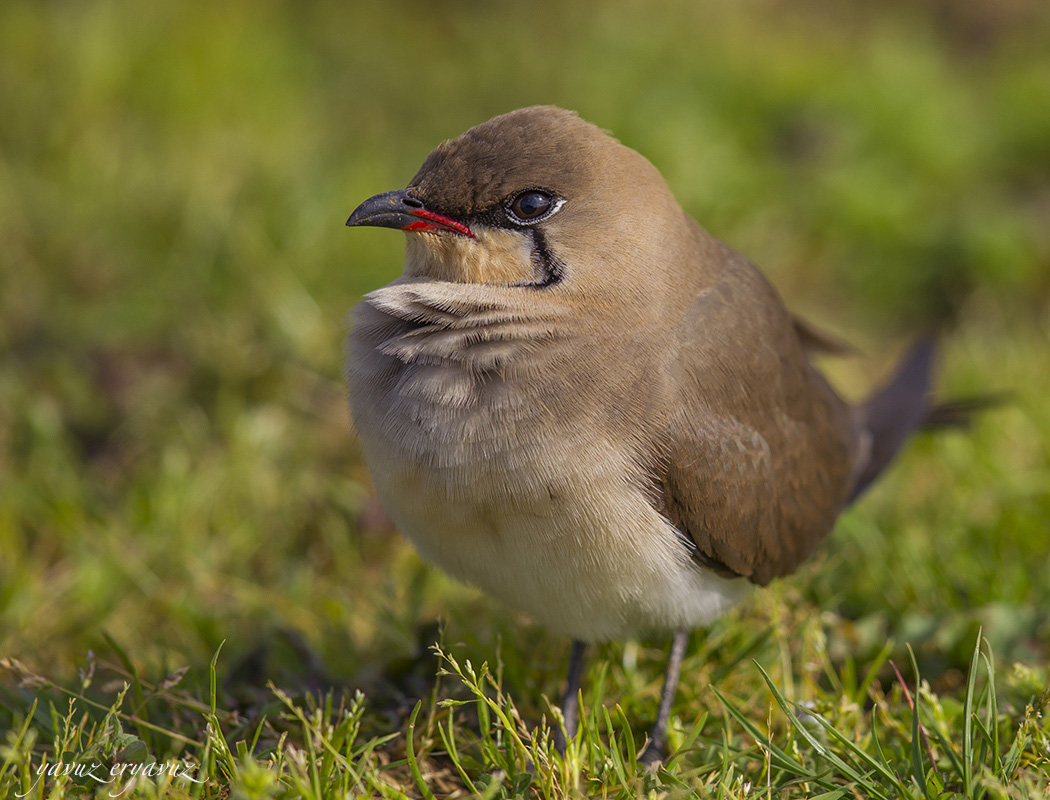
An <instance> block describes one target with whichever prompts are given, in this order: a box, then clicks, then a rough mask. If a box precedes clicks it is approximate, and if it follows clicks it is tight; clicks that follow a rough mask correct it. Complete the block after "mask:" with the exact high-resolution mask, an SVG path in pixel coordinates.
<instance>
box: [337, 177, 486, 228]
mask: <svg viewBox="0 0 1050 800" xmlns="http://www.w3.org/2000/svg"><path fill="white" fill-rule="evenodd" d="M346 224H347V226H349V227H351V228H354V227H357V226H358V225H371V226H373V227H376V228H397V229H398V230H402V231H422V232H427V231H451V232H452V233H458V234H459V235H460V236H467V237H469V238H471V239H473V238H474V234H473V233H472V232H471V230H470V228H468V227H467V226H466V225H464V224H463V223H462V222H457V221H456V220H454V219H452V218H451V217H446V216H445V215H444V214H438V213H437V212H436V211H431V210H430V209H428V208H427V207H426V206H424V205H423V203H422V202H421V201H419V200H417V199H416V198H414V197H410V196H409V194H408V190H407V189H400V190H398V191H396V192H383V193H382V194H377V195H376V196H375V197H369V198H368V199H367V200H365V202H363V203H362V204H361V205H359V206H358V207H357V208H356V209H354V213H353V214H351V215H350V219H348V220H347V221H346Z"/></svg>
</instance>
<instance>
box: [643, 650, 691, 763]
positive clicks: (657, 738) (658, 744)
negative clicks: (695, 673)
mask: <svg viewBox="0 0 1050 800" xmlns="http://www.w3.org/2000/svg"><path fill="white" fill-rule="evenodd" d="M688 642H689V631H677V632H676V633H675V635H674V638H673V639H672V640H671V652H670V654H669V655H668V657H667V671H666V672H665V673H664V690H663V692H661V693H660V710H659V711H658V712H657V714H656V722H654V723H653V728H652V730H651V731H650V732H649V743H648V744H647V745H646V746H645V749H644V750H642V752H641V753H640V754H639V755H638V760H639V761H641V762H642V763H643V764H655V763H657V762H658V761H663V758H664V748H666V747H667V721H668V720H669V719H670V718H671V703H672V702H674V696H675V692H677V691H678V675H679V674H680V673H681V671H682V657H683V656H685V646H686V644H687V643H688Z"/></svg>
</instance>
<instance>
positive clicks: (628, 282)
mask: <svg viewBox="0 0 1050 800" xmlns="http://www.w3.org/2000/svg"><path fill="white" fill-rule="evenodd" d="M347 224H348V225H351V226H357V225H373V226H380V227H392V228H398V229H402V230H405V231H406V232H407V233H408V236H407V246H406V261H405V273H404V275H402V277H401V278H399V279H398V280H396V281H394V282H393V283H392V284H390V285H389V286H387V287H384V288H382V289H379V290H377V291H375V292H373V293H372V294H370V295H369V296H368V297H366V298H365V300H364V301H363V302H362V304H361V305H360V306H359V307H358V310H357V312H356V317H355V323H354V328H353V331H352V333H351V335H350V337H349V340H348V361H347V379H348V385H349V390H350V402H351V408H352V411H353V415H354V420H355V424H356V427H357V430H358V432H359V434H360V436H361V440H362V443H363V447H364V452H365V456H366V459H367V460H368V461H369V464H370V466H371V469H372V472H373V477H374V479H375V482H376V486H377V490H378V491H379V494H380V497H381V499H382V500H383V502H384V505H385V506H386V508H387V510H388V512H389V513H390V515H391V517H392V518H393V519H394V520H395V521H396V522H397V523H398V526H399V528H400V529H401V530H402V531H403V532H404V533H405V535H406V536H408V537H409V538H410V539H411V540H412V541H413V542H414V543H415V544H416V546H417V548H418V549H419V550H420V552H421V553H422V554H423V555H424V556H425V557H427V558H428V559H430V560H432V561H434V562H436V563H437V564H439V565H440V566H442V567H443V568H444V569H446V570H447V571H449V572H450V573H451V574H453V575H455V576H457V577H459V578H461V579H463V580H466V581H469V582H471V583H474V584H476V585H478V586H480V587H481V588H483V589H485V590H486V591H488V592H490V593H491V594H493V595H496V596H498V597H500V598H502V599H503V600H505V601H506V602H507V603H509V604H510V605H512V606H515V607H518V608H520V609H522V610H524V611H526V612H528V613H529V614H531V615H532V616H533V617H535V618H537V619H538V620H539V621H541V622H543V623H544V624H546V625H548V626H549V627H551V628H552V629H554V630H557V631H561V632H564V633H566V634H568V635H570V636H572V637H573V638H574V639H575V640H577V644H576V645H575V646H574V648H573V659H572V663H573V671H572V673H571V674H574V675H578V674H579V664H580V658H581V657H582V652H583V647H582V644H579V642H583V641H593V640H601V639H608V638H613V637H622V636H632V635H636V634H638V633H641V632H644V631H648V630H654V629H655V630H659V629H665V630H669V631H675V632H677V633H676V637H675V647H674V648H673V650H672V658H671V661H670V664H669V670H668V681H667V688H666V689H665V697H664V701H663V702H662V703H661V709H660V715H659V717H658V720H657V725H656V726H655V727H654V731H653V743H652V744H653V746H652V747H650V748H649V750H647V753H648V755H647V757H648V758H655V757H658V756H659V753H660V750H661V748H662V737H663V727H664V723H665V722H666V716H667V713H668V712H669V705H670V698H671V696H672V693H673V690H674V683H675V681H676V680H677V665H678V661H679V660H680V658H681V653H682V648H683V646H684V641H685V640H684V635H683V633H682V632H683V631H687V630H688V629H690V628H692V627H695V626H697V625H701V624H704V623H706V622H707V621H709V620H710V619H712V618H713V617H715V616H717V615H718V614H720V613H722V612H724V611H725V610H726V609H727V608H729V607H730V606H731V605H732V604H733V603H734V602H736V600H737V599H738V598H739V597H740V595H741V593H742V590H743V588H744V587H745V586H746V585H747V583H748V582H750V583H756V584H765V583H768V582H769V581H770V580H772V579H773V578H775V577H778V576H781V575H786V574H788V573H790V572H792V571H794V570H795V569H796V568H797V567H798V565H799V564H800V563H801V562H802V561H803V560H804V559H805V558H807V557H808V556H809V555H810V554H811V553H812V552H813V550H814V548H815V547H816V546H817V544H818V543H819V542H820V541H821V540H822V539H823V538H824V537H825V536H827V535H828V533H829V532H830V531H831V529H832V527H833V525H834V522H835V519H836V517H837V516H838V515H839V513H840V512H841V511H842V509H843V508H844V507H845V505H846V504H847V502H848V501H849V500H850V499H851V498H852V497H854V496H856V495H857V494H858V493H859V492H860V491H862V490H863V488H865V487H866V486H867V485H868V484H869V483H870V482H871V480H873V479H874V477H875V476H876V475H877V474H878V472H880V471H881V470H882V469H883V468H885V466H886V465H887V464H888V463H889V460H890V459H891V458H892V456H893V454H894V453H895V452H896V451H897V449H898V448H899V447H900V445H901V444H902V443H903V441H904V440H905V438H906V437H907V435H908V434H909V433H910V432H911V430H913V429H914V428H915V427H917V426H918V425H920V423H921V422H922V419H923V415H924V413H925V412H926V410H927V404H926V394H927V389H928V380H929V371H930V363H931V357H932V346H931V345H930V344H929V343H927V342H924V343H921V344H920V345H919V346H917V348H916V349H915V350H914V351H913V352H912V354H911V355H910V356H909V358H907V359H906V360H905V363H904V366H903V367H902V368H901V370H900V372H899V373H898V376H897V378H896V379H895V380H893V381H891V382H890V383H889V384H888V386H887V388H886V390H884V391H883V392H881V393H877V394H876V396H875V397H874V398H873V399H872V400H871V401H869V403H867V404H865V405H862V406H859V407H853V406H850V405H849V404H847V403H845V402H844V401H843V400H842V399H840V398H839V396H838V395H837V394H836V393H835V392H834V391H833V390H832V388H831V387H830V386H829V385H828V383H827V382H826V381H825V380H824V378H823V376H822V375H821V374H820V373H819V372H818V371H817V370H816V369H815V368H814V367H813V366H812V364H811V363H810V361H809V358H808V353H810V352H842V351H844V350H846V349H847V348H846V347H845V346H844V345H842V344H841V343H839V342H837V341H836V340H834V339H832V338H831V337H828V336H827V335H825V334H822V333H821V332H819V331H817V330H816V329H815V328H813V327H812V326H810V325H808V324H807V323H805V322H803V321H801V320H797V319H794V318H792V317H791V315H789V314H788V312H787V311H786V310H785V308H784V306H783V304H782V303H781V301H780V299H779V297H778V296H777V294H776V292H775V291H774V289H773V288H772V287H771V286H770V285H769V283H768V282H767V281H766V280H765V279H764V278H763V277H762V275H761V274H760V273H759V272H758V270H757V269H755V267H754V266H753V265H752V264H751V263H750V262H748V261H747V259H745V258H743V257H742V256H741V255H739V254H738V253H736V252H734V251H733V250H732V249H730V248H729V247H727V246H726V245H724V244H722V243H721V242H719V241H717V240H716V239H714V238H713V237H711V236H710V235H709V234H707V233H706V232H705V231H704V230H703V229H702V228H701V227H700V226H699V225H697V224H696V222H694V221H693V220H692V219H690V218H689V217H688V216H686V214H685V213H684V212H683V211H682V210H681V208H680V207H679V205H678V203H677V202H676V201H675V199H674V197H673V196H672V195H671V192H670V191H669V189H668V188H667V186H666V184H665V183H664V181H663V179H662V178H661V176H660V174H659V173H658V172H657V171H656V169H655V168H654V167H653V166H652V165H651V164H650V163H649V162H648V161H647V160H645V159H644V158H643V157H642V156H641V155H639V154H638V153H636V152H635V151H633V150H630V149H629V148H627V147H624V146H623V145H621V144H619V143H618V142H616V141H615V140H614V139H612V138H611V137H609V136H608V135H606V134H605V133H603V132H602V131H600V130H599V129H598V128H596V127H595V126H593V125H590V124H589V123H586V122H584V121H582V120H580V119H579V118H578V117H577V116H576V115H574V114H572V113H570V112H567V111H562V110H560V109H556V108H551V107H534V108H527V109H522V110H519V111H514V112H511V113H509V114H505V115H503V116H500V117H496V118H495V119H493V120H490V121H489V122H486V123H484V124H483V125H479V126H478V127H476V128H474V129H472V130H470V131H468V132H467V133H465V134H463V135H462V136H460V137H459V138H457V139H454V140H452V141H449V142H445V143H443V144H442V145H440V146H439V147H438V148H437V149H436V150H435V151H434V152H433V153H431V155H430V156H429V157H428V158H427V159H426V161H425V162H424V163H423V166H422V167H421V169H420V170H419V172H418V173H417V174H416V176H415V177H414V178H413V179H412V181H411V182H410V183H409V186H408V188H407V189H405V190H402V191H398V192H388V193H386V194H384V195H378V196H377V197H375V198H372V199H370V200H368V201H366V202H365V203H363V204H362V205H361V206H360V207H359V208H358V209H357V210H356V211H355V212H354V213H353V215H352V216H351V217H350V219H349V220H348V221H347ZM574 698H575V691H574V690H573V686H572V681H571V680H570V693H569V697H568V698H567V700H568V701H567V705H566V718H567V728H568V730H569V732H570V733H571V732H572V729H573V727H574V716H573V714H574V705H573V702H574Z"/></svg>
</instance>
